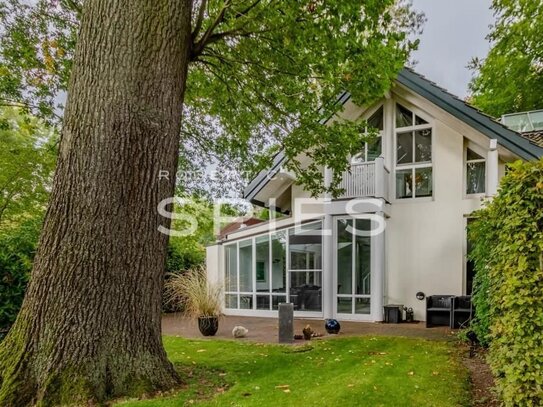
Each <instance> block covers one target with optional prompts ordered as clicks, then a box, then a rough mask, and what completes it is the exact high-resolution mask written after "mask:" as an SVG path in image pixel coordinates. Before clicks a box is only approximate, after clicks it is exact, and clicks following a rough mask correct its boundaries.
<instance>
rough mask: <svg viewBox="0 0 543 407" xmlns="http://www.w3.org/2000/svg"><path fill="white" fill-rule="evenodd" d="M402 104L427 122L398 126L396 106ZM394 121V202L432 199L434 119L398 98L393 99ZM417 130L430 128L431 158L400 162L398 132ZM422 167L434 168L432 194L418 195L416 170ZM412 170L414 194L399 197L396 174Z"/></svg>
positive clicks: (414, 140) (433, 191)
mask: <svg viewBox="0 0 543 407" xmlns="http://www.w3.org/2000/svg"><path fill="white" fill-rule="evenodd" d="M398 104H399V105H402V106H403V107H405V108H406V109H409V110H410V111H411V112H412V114H413V115H415V116H418V117H420V118H421V119H424V120H425V121H426V122H427V124H419V125H411V126H407V127H396V108H397V107H396V106H397V105H398ZM414 121H415V120H414V116H413V123H414ZM393 123H394V131H393V137H394V145H393V149H394V159H393V166H394V172H393V178H392V183H393V188H394V195H393V196H394V202H396V203H400V202H413V201H414V200H416V201H432V200H434V197H435V195H434V194H435V163H434V157H435V124H434V120H433V119H432V118H431V117H430V116H429V115H428V114H426V113H425V112H422V111H421V110H420V109H418V108H416V107H415V106H413V105H412V104H411V103H409V102H407V101H405V100H403V99H398V98H396V99H395V100H394V101H393ZM417 130H430V132H431V138H430V142H431V144H432V146H431V150H430V154H431V156H432V157H431V160H430V161H427V162H421V163H408V164H398V134H399V133H409V132H415V131H417ZM412 142H413V154H416V137H414V136H413V141H412ZM420 168H431V169H432V196H422V197H417V196H416V192H415V171H416V170H417V169H420ZM409 169H410V170H411V174H412V179H413V196H411V197H409V198H398V191H397V189H396V174H397V172H398V171H401V170H409Z"/></svg>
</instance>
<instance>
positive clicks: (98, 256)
mask: <svg viewBox="0 0 543 407" xmlns="http://www.w3.org/2000/svg"><path fill="white" fill-rule="evenodd" d="M190 13H191V0H152V1H151V0H86V1H85V5H84V10H83V16H82V25H81V32H80V36H79V39H78V44H77V50H76V58H75V65H74V68H73V71H72V78H71V83H70V88H69V97H68V103H67V107H66V112H65V122H64V128H63V134H62V140H61V144H60V152H59V160H58V167H57V171H56V175H55V179H54V186H53V191H52V194H51V201H50V204H49V209H48V211H47V215H46V219H45V224H44V227H43V232H42V236H41V239H40V245H39V249H38V253H37V255H36V259H35V263H34V270H33V273H32V278H31V282H30V285H29V287H28V290H27V294H26V297H25V300H24V304H23V307H22V309H21V312H20V314H19V316H18V318H17V321H16V323H15V324H14V326H13V327H12V329H11V331H10V333H9V335H8V337H7V338H6V339H5V340H4V342H3V343H2V345H1V348H0V405H1V406H24V405H32V404H38V405H56V404H63V405H64V404H68V405H69V404H87V403H92V402H95V401H98V402H100V401H103V400H106V399H108V398H113V397H117V396H122V395H134V394H140V393H142V392H148V391H154V390H158V389H164V388H171V387H172V386H175V385H176V384H177V383H178V380H179V379H178V376H177V374H176V373H175V371H174V369H173V366H172V365H171V363H170V362H169V361H168V360H167V358H166V354H165V352H164V348H163V346H162V341H161V332H160V325H161V321H160V311H161V309H160V307H161V295H162V282H163V269H164V263H165V256H166V245H167V237H166V236H164V235H161V234H160V233H159V232H158V230H157V229H158V227H159V225H161V224H162V225H164V226H166V227H167V226H169V224H168V222H167V221H165V220H164V219H163V218H161V217H160V216H159V215H158V213H157V204H158V203H159V202H160V201H161V200H162V199H164V198H166V197H169V196H172V195H173V192H174V182H175V181H174V178H173V177H170V179H169V180H166V179H164V178H163V179H159V172H160V170H166V171H169V173H170V174H172V175H173V174H174V173H175V171H176V166H177V157H178V151H179V134H180V125H181V110H182V104H183V94H184V89H185V83H186V76H187V69H188V60H189V52H190Z"/></svg>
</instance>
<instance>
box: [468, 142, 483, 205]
mask: <svg viewBox="0 0 543 407" xmlns="http://www.w3.org/2000/svg"><path fill="white" fill-rule="evenodd" d="M485 167H486V164H485V159H484V158H483V157H482V156H480V155H479V154H477V153H476V152H474V151H473V150H471V149H469V148H468V149H467V151H466V194H467V195H472V194H484V193H485V172H486V168H485Z"/></svg>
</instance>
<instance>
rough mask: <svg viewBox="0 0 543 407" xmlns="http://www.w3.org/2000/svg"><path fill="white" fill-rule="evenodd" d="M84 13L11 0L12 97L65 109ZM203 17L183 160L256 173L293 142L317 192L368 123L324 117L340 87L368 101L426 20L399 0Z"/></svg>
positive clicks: (7, 62)
mask: <svg viewBox="0 0 543 407" xmlns="http://www.w3.org/2000/svg"><path fill="white" fill-rule="evenodd" d="M88 1H91V0H88ZM82 13H83V14H84V13H85V4H84V3H82V2H78V0H63V1H60V2H51V1H48V0H38V1H37V3H32V2H27V1H24V0H0V19H1V20H2V23H3V25H4V26H5V30H4V31H3V32H2V33H1V34H0V35H1V38H0V47H1V49H0V72H2V75H1V79H0V99H1V100H3V101H4V103H14V104H21V105H23V106H26V107H28V108H31V109H32V108H33V109H35V110H37V111H38V112H40V113H41V114H42V115H44V116H45V117H47V118H48V119H49V120H52V121H54V120H55V114H57V113H59V112H60V111H61V109H62V107H61V106H58V104H59V101H61V100H62V99H63V92H65V91H66V88H67V82H68V78H69V74H70V68H71V65H72V64H71V61H72V58H73V55H74V45H75V43H76V41H77V35H76V33H77V28H78V25H79V17H80V15H81V14H82ZM192 17H193V18H192V39H193V45H192V55H191V57H190V59H191V60H190V71H189V72H190V73H189V78H188V84H187V92H186V97H185V119H184V121H183V129H182V138H181V140H182V145H181V166H180V169H182V170H190V169H195V167H197V168H202V166H206V165H209V162H210V161H213V162H214V163H216V164H217V165H218V166H220V168H221V169H222V170H223V171H225V170H227V169H229V168H231V169H236V170H248V171H249V172H250V173H254V171H256V170H258V169H259V168H264V166H266V165H269V164H270V162H271V159H272V157H273V155H274V154H275V153H277V152H278V151H279V150H283V151H284V152H285V154H286V156H287V158H288V159H289V167H290V169H291V170H293V171H295V172H296V173H297V175H298V177H299V180H300V181H301V182H303V183H305V184H306V186H307V188H308V189H310V190H311V191H312V192H314V193H316V192H319V191H320V190H322V175H321V168H322V166H323V165H328V166H330V167H331V168H332V169H334V170H336V172H341V171H342V170H344V169H345V168H346V167H347V165H348V163H347V160H346V156H347V154H348V153H351V152H355V151H357V150H358V148H359V146H360V143H361V142H362V141H363V136H362V134H363V133H364V132H363V127H364V126H363V123H343V122H336V123H334V124H333V125H331V126H322V125H321V123H322V122H323V121H325V120H327V119H328V118H330V116H332V115H333V114H334V113H335V112H336V111H337V110H338V109H339V107H338V105H337V104H335V101H336V98H337V96H338V95H339V94H340V92H342V91H344V90H348V91H349V92H350V93H351V95H352V98H353V101H354V102H355V103H357V104H359V105H366V104H368V103H370V102H372V101H373V100H375V99H376V98H378V97H381V96H382V95H383V94H384V93H385V92H386V91H387V90H388V89H389V88H390V86H391V84H392V81H393V80H394V79H395V77H396V75H397V73H398V72H399V70H400V69H401V68H402V67H403V65H404V63H405V62H406V60H407V58H408V56H409V53H410V51H411V50H413V49H414V48H415V46H416V42H414V41H411V40H409V38H408V36H409V34H411V33H413V32H416V31H417V30H418V29H419V27H420V24H421V21H422V16H421V15H419V14H416V13H415V12H413V11H412V10H411V8H410V3H409V2H406V1H394V0H379V1H377V0H364V1H360V0H336V1H324V0H305V1H297V0H282V1H273V0H196V1H194V4H193V12H192ZM302 152H305V153H307V154H308V155H309V156H310V157H311V159H312V160H313V164H312V165H311V166H309V168H304V167H303V165H302V162H301V160H300V159H299V157H300V155H301V153H302ZM198 165H200V167H198Z"/></svg>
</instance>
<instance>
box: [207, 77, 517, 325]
mask: <svg viewBox="0 0 543 407" xmlns="http://www.w3.org/2000/svg"><path fill="white" fill-rule="evenodd" d="M400 105H401V106H402V107H403V108H406V109H407V110H408V111H409V112H411V113H412V114H413V116H412V123H411V124H409V125H404V126H403V127H401V130H398V129H399V127H397V123H398V119H397V114H398V109H400V107H399V106H400ZM381 107H383V130H382V131H381V133H380V134H381V154H380V155H379V158H377V159H375V157H369V156H368V152H367V151H366V150H365V156H364V157H363V160H364V161H365V162H366V163H365V164H362V165H361V166H359V167H357V168H356V170H355V169H354V168H353V172H352V173H351V175H349V174H346V175H345V177H346V178H345V179H344V183H343V186H344V187H345V189H346V190H348V191H350V192H348V191H347V192H346V195H347V197H348V198H355V199H356V204H355V205H353V201H352V200H350V199H337V200H327V199H326V197H323V198H322V199H321V200H311V199H310V198H309V194H308V193H307V191H304V190H303V187H301V186H298V185H294V184H292V179H291V177H290V175H289V174H286V173H281V172H279V175H278V176H277V177H276V178H274V179H273V180H272V181H270V182H269V183H267V184H266V185H265V186H264V187H262V188H261V190H260V191H259V192H258V195H257V196H256V199H255V200H258V201H260V202H268V200H269V199H270V198H275V199H276V200H277V202H281V209H282V210H290V214H291V216H289V217H285V218H281V219H279V220H277V221H276V222H275V224H273V223H270V224H259V225H256V226H252V227H247V228H245V229H241V230H239V231H237V232H235V233H232V234H230V235H228V236H227V237H226V238H225V239H224V240H223V241H221V242H218V243H217V244H216V245H213V246H210V247H208V252H207V269H208V274H209V277H210V279H211V280H213V281H216V282H218V283H220V284H222V285H223V286H225V291H226V292H234V291H231V289H232V287H233V285H232V282H233V281H234V280H233V279H229V276H230V274H229V271H228V270H230V269H232V268H236V269H237V273H238V274H237V275H236V277H235V282H234V283H235V284H234V285H237V286H236V287H234V288H235V289H236V291H235V292H234V294H230V295H227V296H226V297H225V298H226V303H225V309H224V313H225V314H231V315H260V316H270V317H276V316H277V311H276V310H274V305H275V304H274V301H275V300H277V301H287V300H288V301H291V302H297V307H296V308H297V311H296V312H295V315H298V316H305V317H315V318H330V317H336V318H338V319H339V320H361V321H381V320H382V319H383V305H385V304H403V305H404V306H406V307H412V308H413V309H414V312H415V319H418V320H424V319H425V301H420V300H417V298H416V293H417V292H423V293H425V295H427V296H428V295H438V294H450V295H465V294H470V292H467V291H468V290H469V288H468V287H469V282H468V281H467V280H468V278H467V275H466V222H467V218H468V217H469V215H470V214H471V213H472V212H473V211H474V210H476V209H478V208H480V207H481V205H482V202H483V201H484V200H485V199H488V198H489V197H491V196H492V195H493V194H494V193H495V192H496V189H497V185H498V179H499V177H500V176H501V175H503V173H504V171H505V170H504V168H505V166H504V163H505V162H509V161H513V160H515V159H518V158H519V157H518V156H517V155H516V154H514V153H512V152H511V151H509V150H508V149H506V148H505V147H504V146H502V145H500V144H496V141H495V140H493V139H491V138H489V136H488V135H486V134H483V133H482V132H480V131H479V130H477V129H475V128H474V127H471V126H470V125H468V124H467V123H466V122H464V121H462V120H460V119H458V118H457V117H454V116H453V115H451V114H449V113H447V112H446V111H445V110H443V109H442V108H440V107H438V106H437V105H436V104H434V103H432V102H430V101H429V100H427V99H425V98H423V97H421V96H419V95H418V94H416V93H414V92H413V91H411V90H409V89H408V88H407V87H405V86H403V85H401V84H397V85H396V86H395V87H394V89H393V91H392V92H390V94H389V95H388V97H386V98H383V100H381V101H379V103H377V104H375V105H373V106H370V107H369V108H362V107H358V106H355V105H354V104H352V103H351V102H350V101H348V102H347V103H346V104H345V109H344V111H343V113H342V114H341V119H345V120H359V119H368V118H369V117H370V116H372V114H374V113H375V112H376V111H378V109H380V108H381ZM405 117H407V116H405ZM409 120H411V119H405V123H407V122H408V121H409ZM405 123H404V124H405ZM409 134H411V135H409ZM411 143H412V144H411ZM368 150H369V149H368ZM400 156H401V157H400ZM370 159H371V160H372V161H371V162H367V161H368V160H370ZM374 159H375V160H374ZM373 160H374V161H373ZM468 167H469V168H468ZM324 171H325V182H327V180H329V179H330V174H329V173H327V170H324ZM356 171H358V172H356ZM468 172H469V174H468ZM353 174H359V175H356V176H355V175H353ZM360 174H361V175H360ZM368 174H369V175H368ZM468 176H471V178H470V179H471V180H475V181H473V182H472V181H470V185H467V183H468V181H467V178H468ZM347 177H350V178H349V179H347ZM483 179H484V185H481V184H480V183H481V180H483ZM406 180H407V181H406ZM409 180H410V181H409ZM361 182H362V183H364V185H363V186H360V185H353V183H355V184H356V183H361ZM477 182H479V184H477ZM473 183H475V184H476V185H472V184H473ZM368 184H371V185H368ZM409 185H410V187H409ZM349 188H351V189H349ZM353 188H354V189H353ZM357 188H358V189H357ZM412 190H414V191H412ZM353 191H354V192H353ZM473 191H476V192H479V193H469V192H473ZM402 194H403V195H409V194H411V195H415V196H413V197H407V198H405V197H404V198H400V196H401V195H402ZM417 194H419V195H423V196H422V197H417V196H416V195H417ZM301 199H302V200H301ZM309 202H313V203H314V204H313V205H310V204H309ZM301 203H303V205H301ZM277 206H279V205H277ZM361 214H366V215H367V214H371V215H372V216H374V217H375V218H374V221H373V222H372V224H371V225H372V226H371V229H372V230H375V227H376V226H377V225H378V223H379V222H378V221H379V219H381V222H382V223H383V224H384V226H385V229H384V232H382V233H378V234H375V235H373V236H371V237H358V236H357V235H356V234H352V233H351V234H349V233H347V232H345V228H346V227H348V226H349V225H355V224H356V225H363V224H364V225H367V224H368V223H367V222H369V221H362V220H360V221H358V222H359V223H353V222H356V221H354V220H353V216H354V217H356V216H357V215H361ZM310 220H313V221H316V222H318V224H319V225H320V226H321V228H322V229H323V231H326V230H329V231H330V232H331V233H330V234H326V233H324V232H323V233H322V237H320V238H318V237H316V238H309V237H303V236H302V235H303V233H305V232H300V233H301V234H300V235H298V234H296V232H295V231H292V230H291V231H290V232H286V233H285V234H284V236H285V240H286V241H285V243H284V250H285V254H284V257H282V255H281V254H274V253H272V252H273V248H271V247H270V246H272V243H273V244H276V241H273V242H272V240H269V239H272V237H273V236H275V234H276V231H278V230H284V231H288V230H289V229H288V228H289V227H292V226H293V225H294V224H295V223H296V222H300V223H304V222H310ZM364 222H366V223H364ZM304 224H305V223H304ZM308 224H315V223H311V222H310V223H308ZM339 229H341V230H339ZM351 235H352V240H350V239H351V237H349V236H351ZM265 236H269V237H268V238H267V239H268V241H269V242H270V243H269V246H268V247H267V250H268V251H269V254H268V255H266V254H265V250H266V247H265V244H264V243H262V242H265V241H266V237H265ZM319 239H320V240H319ZM258 242H261V243H260V246H258V245H257V243H258ZM315 242H317V243H315ZM232 243H233V244H234V245H237V246H236V247H237V252H236V264H234V263H233V261H234V260H233V257H232V253H233V251H232V247H233V246H228V245H229V244H232ZM241 246H243V247H241ZM276 246H277V244H276ZM226 247H230V249H225V248H226ZM249 247H250V248H249ZM274 247H275V246H274ZM300 248H301V249H300ZM227 250H228V253H227ZM240 250H241V251H240ZM249 252H250V254H249ZM266 256H267V257H266ZM304 256H305V258H304ZM300 259H301V260H300ZM228 262H230V263H228ZM349 262H351V263H349ZM350 264H351V265H350ZM229 266H230V267H229ZM232 266H235V267H232ZM270 267H271V268H270ZM298 267H301V268H304V267H306V268H307V269H308V270H306V271H299V270H298V269H297V268H298ZM247 273H250V274H251V277H250V278H249V277H247V276H248V274H247ZM281 273H283V274H282V278H283V281H281V282H278V281H280V280H279V278H280V276H279V275H280V274H281ZM303 273H305V277H304V276H302V274H303ZM227 274H228V275H227ZM240 278H241V279H240ZM304 278H305V279H306V280H304V281H302V282H303V284H301V280H300V279H302V280H303V279H304ZM245 280H246V281H245ZM225 281H226V283H225ZM238 293H241V294H238ZM243 293H245V294H243ZM236 295H237V296H238V297H236V300H237V303H235V302H234V300H233V298H234V297H235V296H236ZM266 296H268V297H269V298H270V300H269V303H268V302H266V300H265V297H266ZM257 297H258V298H257ZM319 302H320V307H318V306H316V304H318V303H319ZM266 307H268V309H263V308H266Z"/></svg>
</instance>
